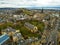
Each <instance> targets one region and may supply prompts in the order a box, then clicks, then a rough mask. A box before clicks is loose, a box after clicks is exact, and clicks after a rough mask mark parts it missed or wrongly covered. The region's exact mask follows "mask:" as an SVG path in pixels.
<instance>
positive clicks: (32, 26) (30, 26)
mask: <svg viewBox="0 0 60 45" xmlns="http://www.w3.org/2000/svg"><path fill="white" fill-rule="evenodd" d="M25 26H26V27H28V28H30V29H33V28H34V27H35V26H34V25H32V24H30V23H28V22H26V23H25Z"/></svg>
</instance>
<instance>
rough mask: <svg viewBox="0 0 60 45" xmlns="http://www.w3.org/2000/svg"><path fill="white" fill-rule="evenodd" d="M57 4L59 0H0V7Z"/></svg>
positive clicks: (59, 3) (59, 2)
mask: <svg viewBox="0 0 60 45" xmlns="http://www.w3.org/2000/svg"><path fill="white" fill-rule="evenodd" d="M59 5H60V1H59V0H0V7H49V6H59Z"/></svg>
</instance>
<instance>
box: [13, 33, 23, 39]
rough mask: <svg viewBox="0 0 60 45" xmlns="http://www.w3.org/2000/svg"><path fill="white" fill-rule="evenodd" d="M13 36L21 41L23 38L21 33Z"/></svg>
mask: <svg viewBox="0 0 60 45" xmlns="http://www.w3.org/2000/svg"><path fill="white" fill-rule="evenodd" d="M13 36H15V37H18V38H19V39H21V38H22V35H21V33H18V32H17V33H15V34H14V35H13Z"/></svg>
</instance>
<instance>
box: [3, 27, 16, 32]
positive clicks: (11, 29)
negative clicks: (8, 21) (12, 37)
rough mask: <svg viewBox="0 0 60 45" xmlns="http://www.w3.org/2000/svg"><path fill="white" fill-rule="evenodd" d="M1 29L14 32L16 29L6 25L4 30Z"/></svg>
mask: <svg viewBox="0 0 60 45" xmlns="http://www.w3.org/2000/svg"><path fill="white" fill-rule="evenodd" d="M2 31H5V32H15V31H16V30H15V29H13V28H11V27H8V28H6V29H5V30H2Z"/></svg>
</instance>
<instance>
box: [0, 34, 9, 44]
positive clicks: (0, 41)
mask: <svg viewBox="0 0 60 45" xmlns="http://www.w3.org/2000/svg"><path fill="white" fill-rule="evenodd" d="M8 39H9V36H8V35H7V34H4V35H2V36H0V45H1V44H3V43H4V42H5V41H7V40H8Z"/></svg>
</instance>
